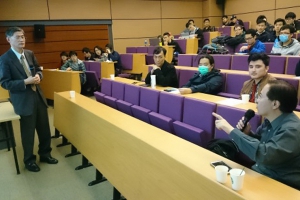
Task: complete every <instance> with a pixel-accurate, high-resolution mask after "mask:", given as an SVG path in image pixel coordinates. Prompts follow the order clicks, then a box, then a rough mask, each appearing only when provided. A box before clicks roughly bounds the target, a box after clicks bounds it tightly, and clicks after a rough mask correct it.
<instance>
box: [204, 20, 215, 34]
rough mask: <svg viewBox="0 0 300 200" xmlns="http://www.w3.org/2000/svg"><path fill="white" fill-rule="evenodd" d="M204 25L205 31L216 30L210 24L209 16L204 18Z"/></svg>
mask: <svg viewBox="0 0 300 200" xmlns="http://www.w3.org/2000/svg"><path fill="white" fill-rule="evenodd" d="M203 23H204V27H203V32H211V31H214V30H213V29H214V28H213V27H211V26H210V20H209V19H208V18H206V19H204V20H203Z"/></svg>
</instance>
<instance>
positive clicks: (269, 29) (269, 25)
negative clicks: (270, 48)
mask: <svg viewBox="0 0 300 200" xmlns="http://www.w3.org/2000/svg"><path fill="white" fill-rule="evenodd" d="M260 19H262V20H265V22H266V31H267V32H269V33H272V32H273V31H274V26H273V25H272V24H270V23H269V22H268V20H267V17H266V16H265V15H259V16H258V17H257V19H256V24H258V23H257V22H258V20H260Z"/></svg>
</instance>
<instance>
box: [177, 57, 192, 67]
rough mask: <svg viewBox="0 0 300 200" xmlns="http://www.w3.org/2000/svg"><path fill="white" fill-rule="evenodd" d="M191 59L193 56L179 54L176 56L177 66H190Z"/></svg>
mask: <svg viewBox="0 0 300 200" xmlns="http://www.w3.org/2000/svg"><path fill="white" fill-rule="evenodd" d="M192 57H193V55H189V54H179V55H178V66H188V67H191V66H192Z"/></svg>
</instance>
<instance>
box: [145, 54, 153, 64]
mask: <svg viewBox="0 0 300 200" xmlns="http://www.w3.org/2000/svg"><path fill="white" fill-rule="evenodd" d="M146 64H147V65H152V64H154V59H153V55H149V54H148V55H146Z"/></svg>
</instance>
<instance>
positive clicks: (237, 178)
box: [229, 169, 245, 191]
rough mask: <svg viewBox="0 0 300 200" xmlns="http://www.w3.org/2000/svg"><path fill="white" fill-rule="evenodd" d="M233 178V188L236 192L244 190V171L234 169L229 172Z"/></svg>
mask: <svg viewBox="0 0 300 200" xmlns="http://www.w3.org/2000/svg"><path fill="white" fill-rule="evenodd" d="M229 173H230V178H231V187H232V189H234V190H237V191H238V190H241V189H242V188H243V183H244V177H245V171H244V170H243V169H232V170H230V171H229Z"/></svg>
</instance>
